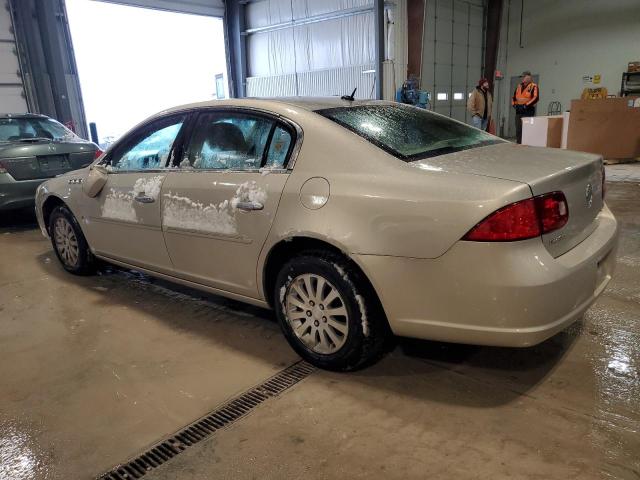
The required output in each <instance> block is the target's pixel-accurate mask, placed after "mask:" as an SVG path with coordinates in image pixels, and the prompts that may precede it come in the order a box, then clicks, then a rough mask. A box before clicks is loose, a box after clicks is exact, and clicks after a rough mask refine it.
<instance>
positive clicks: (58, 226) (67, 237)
mask: <svg viewBox="0 0 640 480" xmlns="http://www.w3.org/2000/svg"><path fill="white" fill-rule="evenodd" d="M49 234H50V236H51V243H52V245H53V249H54V250H55V252H56V256H57V257H58V260H60V263H62V266H63V267H64V269H65V270H67V271H68V272H71V273H75V274H77V275H88V274H91V273H93V272H94V271H95V257H94V256H93V254H92V253H91V250H90V249H89V245H88V244H87V240H86V239H85V237H84V235H83V233H82V230H81V229H80V225H79V224H78V221H77V220H76V218H75V217H74V216H73V214H72V213H71V212H70V211H69V209H68V208H67V207H64V206H58V207H56V208H55V209H54V210H53V212H51V215H50V217H49Z"/></svg>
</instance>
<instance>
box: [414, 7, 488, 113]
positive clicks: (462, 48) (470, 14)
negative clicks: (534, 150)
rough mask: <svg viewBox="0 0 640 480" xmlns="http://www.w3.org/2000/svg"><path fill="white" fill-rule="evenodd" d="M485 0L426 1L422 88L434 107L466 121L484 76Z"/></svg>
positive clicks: (437, 110)
mask: <svg viewBox="0 0 640 480" xmlns="http://www.w3.org/2000/svg"><path fill="white" fill-rule="evenodd" d="M484 18H485V15H484V6H483V2H482V0H468V1H467V0H433V1H430V2H427V11H426V28H425V33H424V36H425V43H424V48H425V50H424V63H423V67H422V88H423V89H425V90H428V91H429V92H431V94H432V108H433V109H434V110H435V111H436V112H438V113H441V114H443V115H447V116H450V117H452V118H455V119H456V120H460V121H462V122H467V121H469V120H470V119H469V118H468V113H467V109H466V105H467V99H468V96H469V93H470V92H471V91H472V90H473V89H474V88H475V86H476V85H477V83H478V80H479V79H480V77H481V75H482V66H483V59H484V36H485V35H484Z"/></svg>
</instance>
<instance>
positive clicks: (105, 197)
mask: <svg viewBox="0 0 640 480" xmlns="http://www.w3.org/2000/svg"><path fill="white" fill-rule="evenodd" d="M186 119H187V115H186V114H178V115H171V116H167V117H163V118H161V119H157V120H154V121H152V122H150V123H148V124H146V125H144V126H142V127H140V128H139V129H136V130H135V131H134V132H132V133H131V134H129V135H128V136H127V138H125V139H123V140H122V141H120V142H118V144H117V145H116V146H114V148H113V149H112V150H111V151H110V152H109V153H108V154H107V155H106V157H105V159H104V160H103V161H102V162H101V163H102V164H103V165H105V166H106V168H107V170H108V176H107V181H106V184H105V186H104V188H103V189H102V190H101V191H100V193H99V194H98V195H97V196H96V197H94V198H89V197H85V199H84V201H83V208H84V212H83V222H84V225H83V229H84V231H85V234H86V236H87V239H88V240H89V244H90V245H91V246H92V248H93V249H94V250H95V252H96V253H97V254H98V255H102V256H105V257H108V258H111V259H115V260H119V261H122V262H126V263H128V264H132V265H137V266H141V267H143V268H148V269H151V270H154V271H159V272H165V273H171V272H172V265H171V260H170V259H169V255H168V253H167V249H166V246H165V244H164V237H163V235H162V224H161V210H160V209H161V202H160V198H159V196H160V191H161V187H162V182H164V181H165V179H166V177H167V173H168V168H167V163H168V159H169V157H170V155H172V154H173V152H174V149H175V148H177V146H178V143H179V138H180V132H181V131H182V129H183V126H184V124H185V122H186Z"/></svg>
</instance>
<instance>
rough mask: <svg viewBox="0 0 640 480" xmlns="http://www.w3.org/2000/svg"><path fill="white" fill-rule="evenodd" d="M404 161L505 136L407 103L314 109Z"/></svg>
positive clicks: (487, 142) (473, 146)
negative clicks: (498, 135) (496, 135)
mask: <svg viewBox="0 0 640 480" xmlns="http://www.w3.org/2000/svg"><path fill="white" fill-rule="evenodd" d="M316 113H319V114H320V115H322V116H324V117H326V118H328V119H330V120H333V121H334V122H336V123H338V124H340V125H342V126H343V127H345V128H348V129H349V130H351V131H352V132H354V133H357V134H358V135H360V136H362V137H364V138H366V139H367V140H369V141H370V142H371V143H373V144H374V145H377V146H378V147H380V148H382V149H383V150H385V151H387V152H389V153H391V154H392V155H395V156H396V157H398V158H400V159H402V160H405V161H407V162H410V161H413V160H420V159H422V158H427V157H435V156H436V155H443V154H445V153H453V152H458V151H460V150H467V149H470V148H477V147H482V146H485V145H493V144H495V143H502V142H504V140H501V139H499V138H498V137H494V136H493V135H490V134H488V133H486V132H483V131H481V130H478V129H475V128H472V127H469V126H467V125H465V124H463V123H459V122H456V121H454V120H451V119H449V118H447V117H444V116H441V115H436V114H434V113H432V112H429V111H427V110H423V109H421V108H416V107H411V106H408V105H402V104H397V105H362V106H356V107H339V108H328V109H325V110H317V111H316Z"/></svg>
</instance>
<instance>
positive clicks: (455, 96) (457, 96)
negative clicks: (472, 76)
mask: <svg viewBox="0 0 640 480" xmlns="http://www.w3.org/2000/svg"><path fill="white" fill-rule="evenodd" d="M453 99H454V100H463V99H464V94H463V93H454V94H453Z"/></svg>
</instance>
